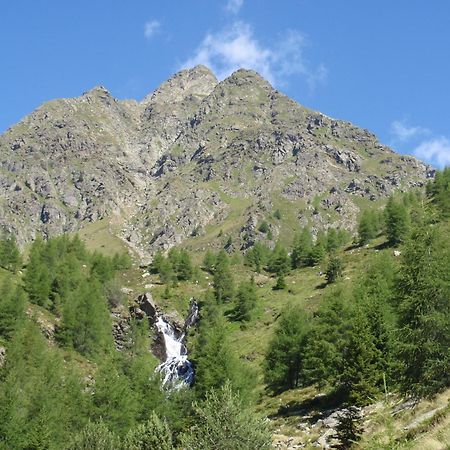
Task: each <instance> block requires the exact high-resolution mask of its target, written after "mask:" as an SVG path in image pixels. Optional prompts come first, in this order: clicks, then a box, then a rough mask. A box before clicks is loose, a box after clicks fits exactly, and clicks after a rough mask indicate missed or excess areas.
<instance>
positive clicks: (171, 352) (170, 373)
mask: <svg viewBox="0 0 450 450" xmlns="http://www.w3.org/2000/svg"><path fill="white" fill-rule="evenodd" d="M197 318H198V307H197V304H196V303H195V302H191V307H190V311H189V315H188V318H187V319H186V324H185V329H186V328H188V327H189V326H191V325H192V324H193V323H195V321H196V320H197ZM155 326H156V328H157V329H158V331H159V332H160V333H161V334H162V335H163V338H164V345H165V349H166V360H165V361H163V362H162V363H161V364H160V365H159V366H158V367H157V368H156V371H157V372H160V373H161V374H162V375H163V385H169V386H173V387H174V388H175V389H179V388H180V387H182V386H185V385H188V386H190V385H191V384H192V383H193V381H194V368H193V367H192V363H191V362H190V361H189V360H188V357H187V349H186V346H185V345H184V343H183V341H184V338H185V334H184V333H182V334H181V335H180V336H178V337H177V334H178V333H177V332H176V330H175V328H174V327H173V325H172V324H171V323H170V322H168V321H167V320H166V319H164V317H162V316H159V317H158V319H157V321H156V322H155Z"/></svg>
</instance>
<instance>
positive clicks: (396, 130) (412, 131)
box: [391, 120, 430, 142]
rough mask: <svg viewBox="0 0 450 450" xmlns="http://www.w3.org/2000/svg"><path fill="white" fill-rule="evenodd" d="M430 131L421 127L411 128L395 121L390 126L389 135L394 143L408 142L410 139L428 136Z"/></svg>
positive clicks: (400, 121) (399, 121) (402, 122)
mask: <svg viewBox="0 0 450 450" xmlns="http://www.w3.org/2000/svg"><path fill="white" fill-rule="evenodd" d="M429 133H430V130H428V129H427V128H422V127H419V126H417V127H412V126H409V125H407V124H406V123H405V121H402V120H396V121H394V122H392V124H391V134H392V136H393V138H394V140H395V141H396V142H408V141H410V140H411V139H414V138H417V137H419V136H423V135H425V134H429Z"/></svg>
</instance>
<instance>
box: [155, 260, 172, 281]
mask: <svg viewBox="0 0 450 450" xmlns="http://www.w3.org/2000/svg"><path fill="white" fill-rule="evenodd" d="M159 278H160V279H161V283H164V284H169V283H172V282H175V280H176V279H175V272H174V269H173V266H172V263H171V262H170V260H169V258H163V259H162V260H161V263H160V264H159ZM175 284H176V283H175Z"/></svg>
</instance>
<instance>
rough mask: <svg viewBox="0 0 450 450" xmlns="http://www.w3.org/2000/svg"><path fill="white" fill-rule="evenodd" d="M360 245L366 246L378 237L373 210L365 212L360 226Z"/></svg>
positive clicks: (360, 220)
mask: <svg viewBox="0 0 450 450" xmlns="http://www.w3.org/2000/svg"><path fill="white" fill-rule="evenodd" d="M358 236H359V245H366V244H368V243H369V242H370V241H371V240H372V239H374V238H376V236H377V223H376V216H375V213H374V212H373V211H372V210H368V209H366V210H364V211H363V213H362V214H361V217H360V219H359V224H358Z"/></svg>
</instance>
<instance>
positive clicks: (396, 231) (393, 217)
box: [384, 197, 410, 246]
mask: <svg viewBox="0 0 450 450" xmlns="http://www.w3.org/2000/svg"><path fill="white" fill-rule="evenodd" d="M384 212H385V228H386V236H387V238H388V242H389V245H394V246H395V245H398V244H400V243H402V242H403V241H404V240H405V239H406V237H407V235H408V232H409V228H410V218H409V214H408V210H407V209H406V206H405V205H404V204H403V203H401V202H399V201H396V200H394V198H393V197H390V198H389V200H388V202H387V204H386V208H385V210H384Z"/></svg>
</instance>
